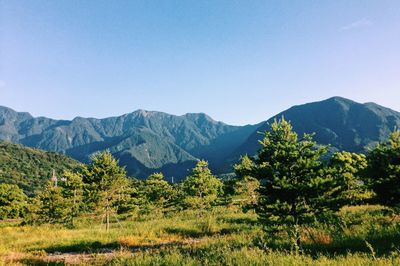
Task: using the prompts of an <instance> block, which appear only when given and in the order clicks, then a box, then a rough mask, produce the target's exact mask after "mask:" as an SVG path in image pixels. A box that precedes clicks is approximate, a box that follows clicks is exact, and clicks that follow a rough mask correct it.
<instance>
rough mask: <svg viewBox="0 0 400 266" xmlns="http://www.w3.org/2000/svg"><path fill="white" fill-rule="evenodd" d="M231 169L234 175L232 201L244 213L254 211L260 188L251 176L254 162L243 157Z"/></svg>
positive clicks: (247, 157) (258, 183)
mask: <svg viewBox="0 0 400 266" xmlns="http://www.w3.org/2000/svg"><path fill="white" fill-rule="evenodd" d="M233 168H234V170H235V173H236V178H235V179H234V184H233V190H234V191H233V194H234V199H233V201H234V202H238V203H239V205H241V206H242V207H243V209H244V210H245V211H247V210H249V209H254V208H255V206H256V205H257V202H258V197H259V193H258V189H259V187H260V182H259V181H258V180H257V179H256V178H254V177H253V176H252V174H253V172H254V168H255V165H254V162H253V161H252V160H251V158H250V157H249V156H247V155H245V156H242V157H241V158H240V162H239V163H238V164H235V165H234V167H233Z"/></svg>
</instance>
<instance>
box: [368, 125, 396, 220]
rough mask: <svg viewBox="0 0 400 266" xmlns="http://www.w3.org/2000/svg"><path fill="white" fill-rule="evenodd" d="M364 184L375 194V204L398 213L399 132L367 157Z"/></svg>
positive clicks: (394, 133)
mask: <svg viewBox="0 0 400 266" xmlns="http://www.w3.org/2000/svg"><path fill="white" fill-rule="evenodd" d="M367 161H368V167H367V169H366V175H365V182H366V183H367V184H368V186H369V187H370V188H371V189H372V190H373V191H374V192H375V194H376V199H375V200H376V202H377V203H379V204H382V205H385V206H388V207H392V208H393V209H394V210H395V211H396V212H399V211H400V131H399V130H398V129H395V130H394V131H393V132H392V134H391V135H390V137H389V139H388V140H387V141H386V142H383V143H380V144H379V145H378V146H377V147H376V148H375V149H373V150H371V151H370V152H369V153H368V155H367Z"/></svg>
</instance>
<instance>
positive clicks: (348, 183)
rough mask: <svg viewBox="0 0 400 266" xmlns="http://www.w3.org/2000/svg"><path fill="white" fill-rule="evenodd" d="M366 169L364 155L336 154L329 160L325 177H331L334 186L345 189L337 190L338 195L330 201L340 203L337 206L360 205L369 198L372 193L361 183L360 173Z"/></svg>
mask: <svg viewBox="0 0 400 266" xmlns="http://www.w3.org/2000/svg"><path fill="white" fill-rule="evenodd" d="M366 167H367V159H366V157H365V155H364V154H357V153H351V152H345V151H344V152H336V153H335V154H333V156H332V157H331V158H330V161H329V165H328V168H327V171H326V175H331V176H332V177H333V180H334V184H335V186H337V187H338V188H346V189H345V190H338V192H340V193H338V195H337V196H336V197H333V198H331V201H333V202H334V201H340V203H339V204H342V205H343V204H350V205H355V204H361V203H363V202H364V201H366V200H368V199H370V198H371V196H372V193H371V192H370V191H368V190H367V188H366V186H365V184H364V182H363V181H362V177H361V175H362V173H363V172H364V170H365V169H366Z"/></svg>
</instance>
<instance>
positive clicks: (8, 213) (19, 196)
mask: <svg viewBox="0 0 400 266" xmlns="http://www.w3.org/2000/svg"><path fill="white" fill-rule="evenodd" d="M27 200H28V198H27V196H26V195H25V194H24V192H23V190H22V189H20V188H19V187H18V186H17V185H13V184H0V220H3V219H13V218H20V217H22V215H23V214H24V210H25V208H26V206H27Z"/></svg>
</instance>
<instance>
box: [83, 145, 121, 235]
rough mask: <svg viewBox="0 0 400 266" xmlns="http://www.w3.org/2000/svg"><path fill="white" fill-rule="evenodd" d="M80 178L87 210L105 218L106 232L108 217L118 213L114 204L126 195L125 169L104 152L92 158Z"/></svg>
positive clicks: (108, 153) (108, 223)
mask: <svg viewBox="0 0 400 266" xmlns="http://www.w3.org/2000/svg"><path fill="white" fill-rule="evenodd" d="M82 178H83V183H84V186H85V197H86V199H85V201H86V200H87V202H88V207H89V210H92V211H96V210H97V211H99V212H100V213H101V214H102V215H103V217H105V220H106V230H107V232H108V231H109V228H110V216H111V214H112V213H115V212H117V211H118V206H117V205H116V203H118V202H120V199H121V197H125V196H126V194H127V193H126V192H127V189H128V185H129V181H128V179H127V177H126V172H125V169H124V168H122V167H120V166H119V165H118V161H117V160H116V159H115V158H114V157H113V156H112V154H111V153H110V152H109V151H104V152H101V153H96V154H95V155H93V156H92V158H91V163H90V164H89V165H87V166H84V168H83V175H82Z"/></svg>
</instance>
